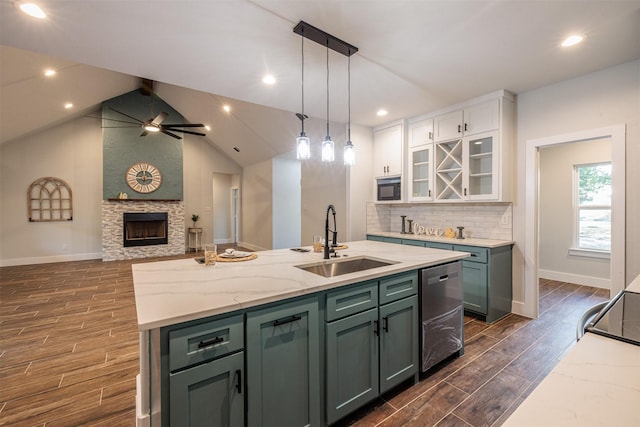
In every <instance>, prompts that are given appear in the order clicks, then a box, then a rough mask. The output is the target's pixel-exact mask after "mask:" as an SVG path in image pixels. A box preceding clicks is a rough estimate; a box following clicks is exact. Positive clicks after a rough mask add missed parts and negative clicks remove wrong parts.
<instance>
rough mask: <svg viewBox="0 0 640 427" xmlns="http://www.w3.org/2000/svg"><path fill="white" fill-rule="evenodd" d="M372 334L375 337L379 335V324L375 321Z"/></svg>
mask: <svg viewBox="0 0 640 427" xmlns="http://www.w3.org/2000/svg"><path fill="white" fill-rule="evenodd" d="M373 333H374V334H376V335H380V322H378V321H377V320H374V321H373Z"/></svg>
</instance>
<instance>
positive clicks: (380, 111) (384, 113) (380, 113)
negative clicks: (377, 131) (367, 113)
mask: <svg viewBox="0 0 640 427" xmlns="http://www.w3.org/2000/svg"><path fill="white" fill-rule="evenodd" d="M387 114H389V112H388V111H387V110H385V109H380V110H378V112H377V113H376V115H377V116H380V117H382V116H386V115H387Z"/></svg>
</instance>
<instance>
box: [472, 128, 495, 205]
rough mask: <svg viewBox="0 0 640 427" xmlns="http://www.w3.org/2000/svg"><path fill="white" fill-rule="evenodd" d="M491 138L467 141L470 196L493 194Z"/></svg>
mask: <svg viewBox="0 0 640 427" xmlns="http://www.w3.org/2000/svg"><path fill="white" fill-rule="evenodd" d="M493 173H494V171H493V137H491V136H489V137H486V138H479V139H472V140H470V141H469V191H470V193H471V194H472V195H483V194H491V193H492V192H493Z"/></svg>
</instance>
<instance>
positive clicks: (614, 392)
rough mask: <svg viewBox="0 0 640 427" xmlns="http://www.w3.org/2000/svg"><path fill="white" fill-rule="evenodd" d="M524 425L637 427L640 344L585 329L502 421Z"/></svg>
mask: <svg viewBox="0 0 640 427" xmlns="http://www.w3.org/2000/svg"><path fill="white" fill-rule="evenodd" d="M627 289H628V290H630V291H635V292H640V276H638V277H637V278H636V279H635V280H634V281H633V282H632V283H631V284H630V285H629V286H628V287H627ZM528 426H531V427H533V426H535V427H538V426H563V427H572V426H575V427H589V426H616V427H637V426H640V346H637V345H634V344H629V343H625V342H622V341H618V340H615V339H612V338H607V337H604V336H601V335H597V334H592V333H589V332H587V333H586V334H585V335H584V337H582V339H580V341H579V342H578V343H577V344H576V345H575V346H574V347H573V348H572V349H571V350H570V351H569V353H567V355H566V356H565V357H564V358H563V359H562V360H561V361H560V363H558V365H557V366H556V367H555V368H554V369H553V370H552V371H551V373H550V374H549V375H548V376H547V377H546V378H545V379H544V380H543V381H542V382H541V383H540V385H539V386H538V387H536V389H535V390H534V391H533V392H532V393H531V394H530V395H529V396H528V397H527V398H526V399H525V401H524V402H523V403H522V404H521V405H520V406H519V407H518V409H516V411H515V412H514V413H513V414H512V415H511V416H510V417H509V419H507V421H506V422H505V423H504V424H503V427H528Z"/></svg>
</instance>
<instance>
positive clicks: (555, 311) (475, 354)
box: [0, 254, 608, 427]
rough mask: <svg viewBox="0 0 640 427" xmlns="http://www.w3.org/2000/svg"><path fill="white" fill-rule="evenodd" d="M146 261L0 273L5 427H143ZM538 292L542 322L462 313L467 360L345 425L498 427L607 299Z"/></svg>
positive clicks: (1, 421) (546, 287)
mask: <svg viewBox="0 0 640 427" xmlns="http://www.w3.org/2000/svg"><path fill="white" fill-rule="evenodd" d="M186 256H189V257H193V256H194V254H187V255H186ZM163 259H167V258H163ZM149 261H153V260H152V259H147V260H136V261H112V262H102V261H100V260H94V261H77V262H67V263H57V264H42V265H31V266H17V267H4V268H0V426H47V427H50V426H83V425H92V426H105V427H106V426H109V427H112V426H134V425H135V376H136V374H137V373H138V333H137V329H136V311H135V303H134V295H133V283H132V277H131V264H132V263H134V262H149ZM540 296H541V299H540V311H541V316H540V317H539V318H538V319H536V320H530V319H526V318H523V317H520V316H516V315H509V316H507V317H506V318H505V319H503V320H501V321H499V322H496V323H495V324H493V325H487V324H485V323H484V322H482V321H480V320H477V319H474V318H471V317H466V318H465V355H464V356H463V357H461V358H458V359H455V360H453V361H451V362H450V363H447V364H444V366H442V368H441V369H440V370H438V371H437V372H435V373H433V374H432V375H430V376H427V377H425V378H423V379H422V381H421V382H420V383H419V384H417V385H415V386H414V385H407V386H405V387H401V389H400V390H396V391H394V392H392V393H391V394H389V395H385V396H383V397H382V398H380V399H378V400H377V401H376V402H374V403H373V404H371V405H369V406H367V407H366V408H364V409H363V410H361V411H359V413H358V414H356V415H355V416H354V417H351V418H350V419H347V420H343V421H342V422H341V423H340V425H343V426H344V425H356V426H375V425H380V426H411V425H415V426H432V425H438V426H474V427H478V426H492V425H496V426H497V425H500V424H501V423H502V421H503V420H504V419H505V418H506V417H507V416H508V415H509V414H510V413H511V412H512V411H513V410H514V409H515V408H516V407H517V406H518V404H520V402H521V401H522V400H523V399H524V398H525V397H526V396H527V395H528V394H529V393H530V392H531V390H532V389H533V388H534V387H535V386H536V385H537V384H538V383H539V382H540V381H541V380H542V378H544V376H545V375H547V374H548V372H549V371H550V370H551V369H552V368H553V366H555V364H556V363H557V362H558V360H559V359H560V358H561V357H562V355H563V354H564V353H565V352H566V351H567V350H568V349H569V348H570V347H571V346H572V345H573V343H574V341H575V338H574V335H575V324H576V322H577V319H578V317H579V316H580V314H581V313H582V312H583V311H584V310H586V308H588V307H590V306H591V305H593V304H595V303H597V302H600V301H603V300H605V299H608V292H605V291H602V290H598V289H594V288H588V287H583V286H577V285H572V284H568V283H560V282H548V281H542V282H541V284H540Z"/></svg>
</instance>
